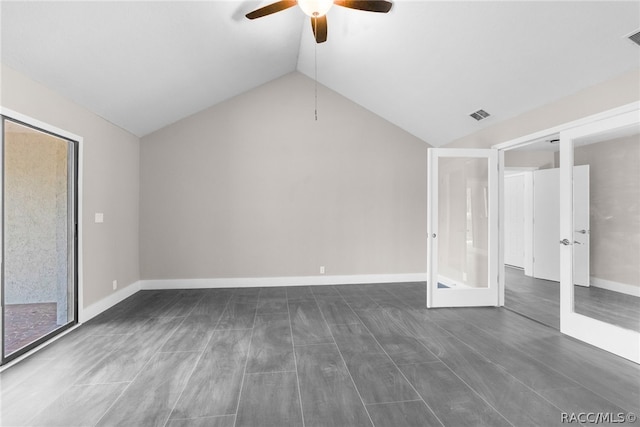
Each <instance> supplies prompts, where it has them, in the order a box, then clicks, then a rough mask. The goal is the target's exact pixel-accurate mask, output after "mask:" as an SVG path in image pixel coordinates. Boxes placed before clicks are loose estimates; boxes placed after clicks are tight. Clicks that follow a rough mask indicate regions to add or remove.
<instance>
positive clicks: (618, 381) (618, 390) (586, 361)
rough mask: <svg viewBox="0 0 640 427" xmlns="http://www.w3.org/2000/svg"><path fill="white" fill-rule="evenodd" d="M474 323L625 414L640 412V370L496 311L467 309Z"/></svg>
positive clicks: (508, 313) (466, 314) (536, 324)
mask: <svg viewBox="0 0 640 427" xmlns="http://www.w3.org/2000/svg"><path fill="white" fill-rule="evenodd" d="M463 315H464V317H465V322H472V323H473V324H475V325H477V326H478V327H479V328H481V329H483V330H484V331H485V332H487V333H490V334H492V335H494V336H495V337H497V338H498V339H500V340H501V341H502V343H503V344H504V345H506V346H508V347H510V348H513V349H515V350H518V351H521V352H522V353H525V354H527V355H528V356H529V357H532V358H534V359H536V360H538V361H539V362H540V363H543V364H545V365H547V366H549V367H552V368H553V369H554V370H557V371H559V372H562V374H563V375H564V376H566V377H568V378H570V379H571V380H573V381H575V382H576V383H578V384H580V385H582V386H583V387H586V388H587V389H589V390H592V391H594V392H596V393H598V394H600V395H601V396H603V397H606V398H607V400H609V401H611V402H612V403H614V404H616V405H618V406H620V407H621V408H624V409H625V410H626V411H633V412H637V413H640V404H639V403H638V402H640V367H639V366H638V365H636V364H634V363H632V362H630V361H628V360H624V359H622V358H620V357H617V356H614V355H611V354H609V353H607V352H605V351H603V350H600V349H598V348H595V347H593V346H590V345H588V344H584V343H581V342H578V341H575V340H573V339H570V338H567V337H565V336H563V335H562V334H560V332H558V331H555V330H553V329H551V328H549V327H546V326H543V325H540V324H538V323H536V322H532V321H531V320H529V319H527V318H524V317H522V316H519V315H518V314H515V313H512V312H510V311H508V310H504V309H502V310H497V309H464V310H463Z"/></svg>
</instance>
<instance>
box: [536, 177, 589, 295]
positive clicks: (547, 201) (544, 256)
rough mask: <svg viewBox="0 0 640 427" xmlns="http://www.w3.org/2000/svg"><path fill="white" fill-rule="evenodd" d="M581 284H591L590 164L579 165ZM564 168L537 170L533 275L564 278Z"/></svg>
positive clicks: (578, 259)
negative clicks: (561, 275) (562, 233)
mask: <svg viewBox="0 0 640 427" xmlns="http://www.w3.org/2000/svg"><path fill="white" fill-rule="evenodd" d="M573 185H574V192H575V195H576V200H575V206H574V209H575V212H576V218H579V221H578V223H577V224H576V227H579V228H576V230H577V231H576V235H575V236H574V239H573V240H574V241H575V242H578V243H576V245H577V246H578V248H577V250H576V268H575V274H574V280H575V283H576V284H577V285H581V286H589V165H583V166H575V167H574V178H573ZM560 197H561V196H560V169H559V168H556V169H542V170H537V171H535V172H534V173H533V277H536V278H538V279H545V280H552V281H554V282H559V281H560V263H559V259H560V248H559V247H558V236H560Z"/></svg>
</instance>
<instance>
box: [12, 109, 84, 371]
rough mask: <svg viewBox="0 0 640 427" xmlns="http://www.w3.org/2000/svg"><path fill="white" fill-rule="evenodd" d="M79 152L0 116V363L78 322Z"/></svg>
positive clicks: (69, 143) (54, 137)
mask: <svg viewBox="0 0 640 427" xmlns="http://www.w3.org/2000/svg"><path fill="white" fill-rule="evenodd" d="M78 148H79V147H78V142H77V141H73V140H70V139H68V138H65V137H62V136H60V135H56V134H53V133H51V132H48V131H45V130H43V129H39V128H37V127H34V126H31V125H29V124H26V123H24V122H21V121H18V120H15V119H13V118H10V117H6V116H2V286H1V297H2V298H1V300H2V321H1V326H2V328H1V329H2V340H1V343H2V346H1V347H2V364H5V363H7V362H9V361H10V360H13V359H15V358H16V357H18V356H20V355H22V354H24V353H26V352H27V351H29V350H31V349H33V348H34V347H36V346H38V345H40V344H41V343H43V342H45V341H47V340H48V339H50V338H52V337H53V336H55V335H57V334H58V333H60V332H62V331H64V330H65V329H67V328H69V327H71V326H73V325H75V324H76V323H77V318H78V297H77V295H78V267H77V266H78V262H77V253H78V249H77V245H78V241H77V230H78V227H77V224H78V222H77V217H78V203H77V198H78V197H77V196H78V186H77V171H78Z"/></svg>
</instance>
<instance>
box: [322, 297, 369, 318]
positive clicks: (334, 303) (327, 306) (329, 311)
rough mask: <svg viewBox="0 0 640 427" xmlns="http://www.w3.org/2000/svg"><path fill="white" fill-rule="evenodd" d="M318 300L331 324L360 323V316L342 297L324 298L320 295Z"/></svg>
mask: <svg viewBox="0 0 640 427" xmlns="http://www.w3.org/2000/svg"><path fill="white" fill-rule="evenodd" d="M336 295H337V294H336ZM317 302H318V306H319V307H320V311H322V314H323V315H324V318H325V320H326V321H327V323H328V324H330V325H343V324H350V323H360V319H359V318H358V316H356V314H355V313H354V312H353V310H352V309H351V307H349V305H348V304H347V303H346V302H345V301H344V300H342V299H339V300H338V299H322V297H320V298H317Z"/></svg>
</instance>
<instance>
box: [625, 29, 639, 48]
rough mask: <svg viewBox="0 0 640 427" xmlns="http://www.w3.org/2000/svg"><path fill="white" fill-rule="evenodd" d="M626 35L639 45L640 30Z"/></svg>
mask: <svg viewBox="0 0 640 427" xmlns="http://www.w3.org/2000/svg"><path fill="white" fill-rule="evenodd" d="M628 37H629V40H631V41H632V42H634V43H635V44H637V45H638V46H640V31H636V32H635V33H633V34H631V35H630V36H628Z"/></svg>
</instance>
